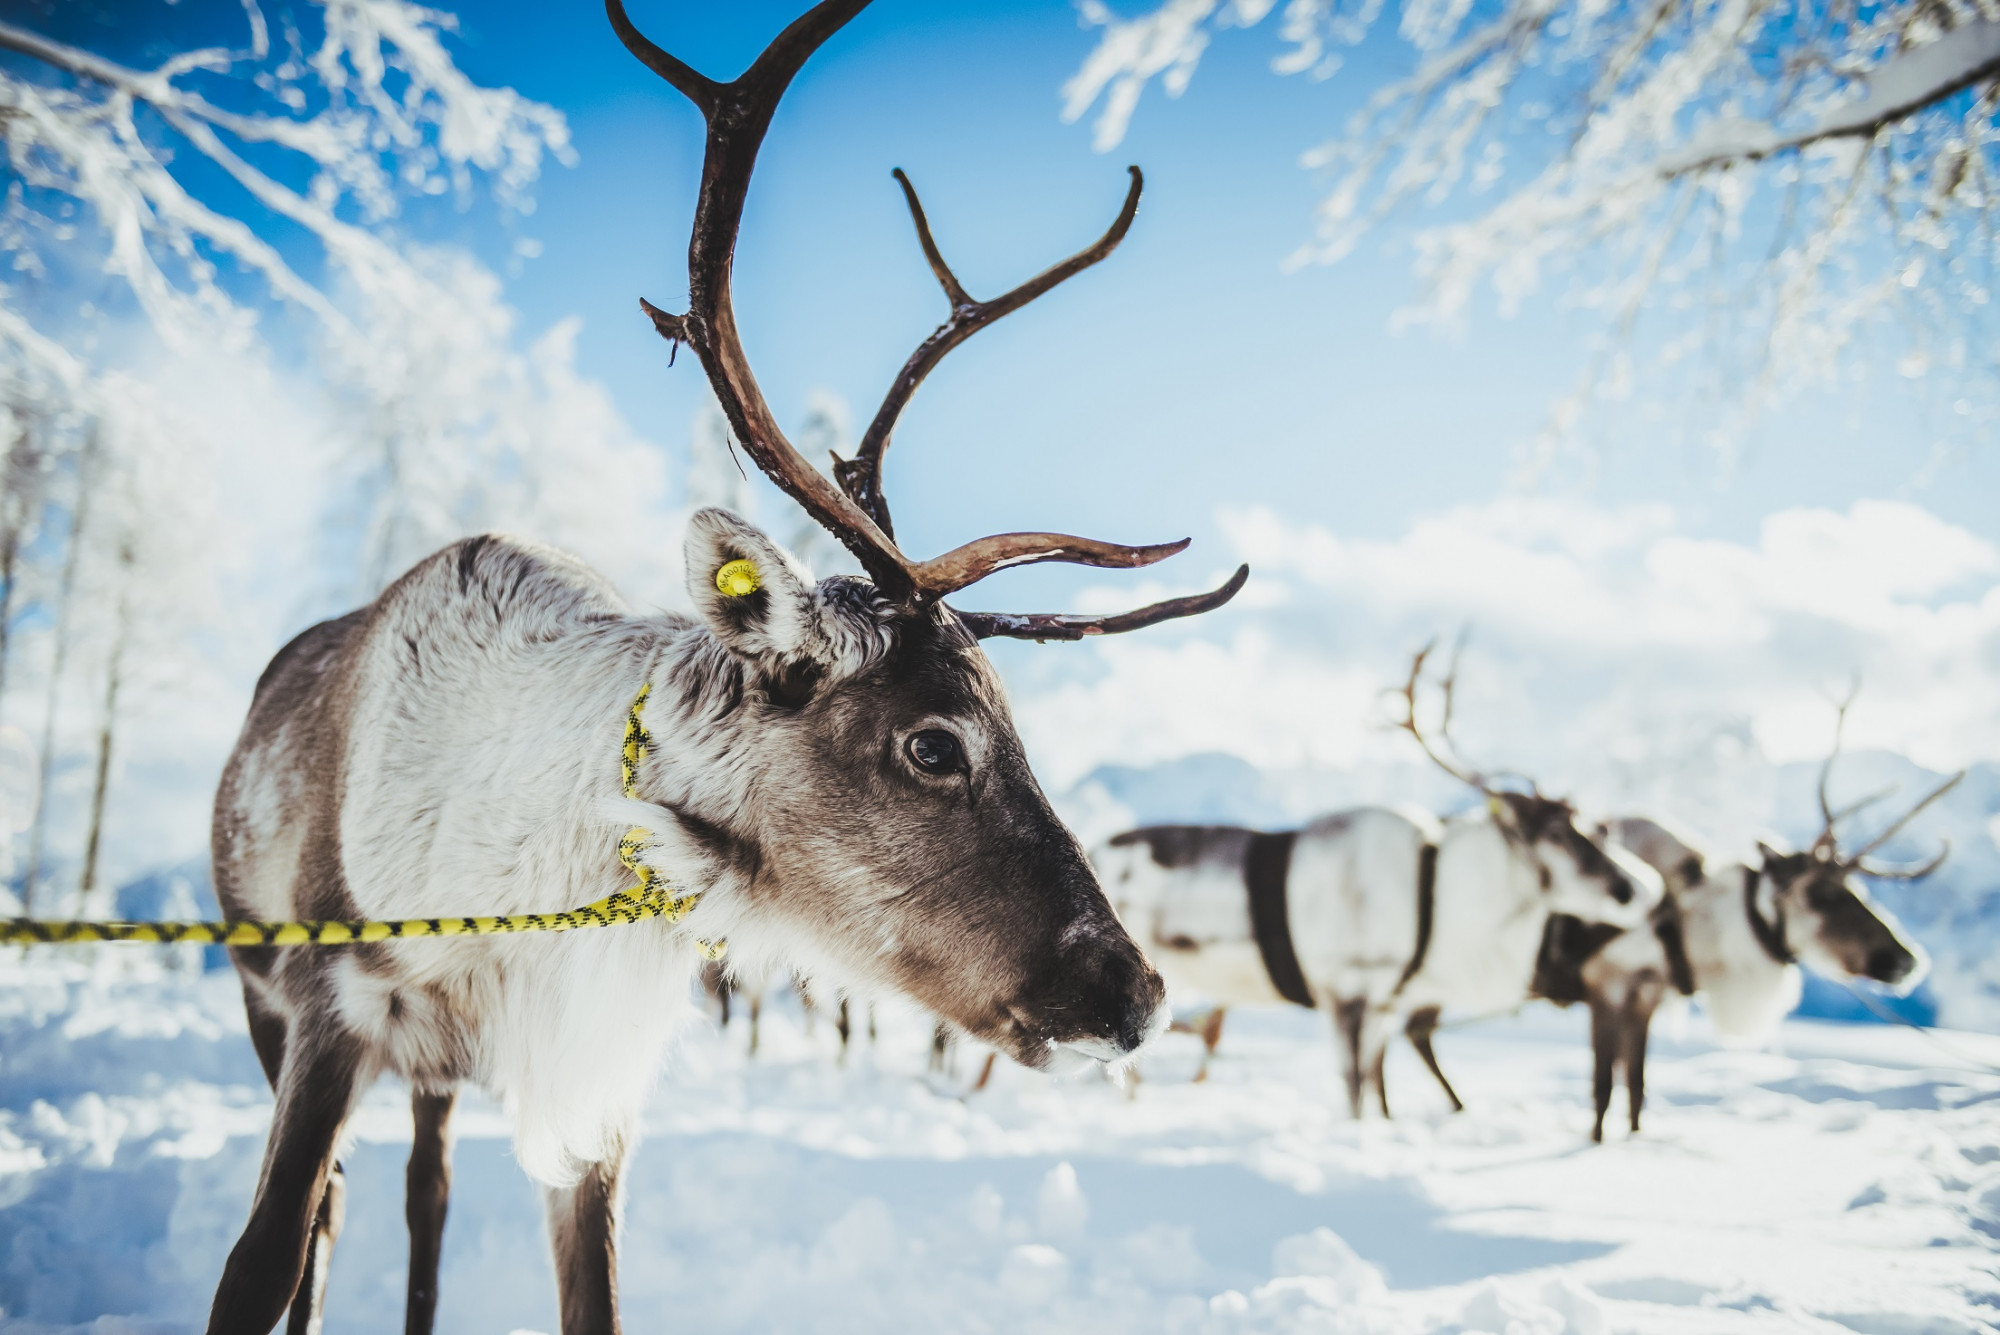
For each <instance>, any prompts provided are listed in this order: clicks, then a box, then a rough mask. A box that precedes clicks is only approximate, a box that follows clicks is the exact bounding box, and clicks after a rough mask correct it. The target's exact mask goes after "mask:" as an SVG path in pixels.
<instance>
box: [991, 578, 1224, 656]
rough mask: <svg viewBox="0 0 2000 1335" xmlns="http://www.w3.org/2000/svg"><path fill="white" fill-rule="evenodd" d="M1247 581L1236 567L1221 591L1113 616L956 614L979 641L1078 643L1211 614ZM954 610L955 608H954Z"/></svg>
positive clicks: (1178, 599)
mask: <svg viewBox="0 0 2000 1335" xmlns="http://www.w3.org/2000/svg"><path fill="white" fill-rule="evenodd" d="M1249 578H1250V567H1249V566H1247V565H1245V566H1238V567H1236V573H1235V574H1233V575H1231V576H1230V577H1229V580H1228V582H1227V583H1225V584H1224V585H1223V586H1222V587H1221V588H1218V589H1211V590H1210V591H1209V592H1207V593H1196V594H1190V595H1188V596H1187V597H1185V598H1169V599H1167V600H1166V601H1165V602H1158V603H1151V604H1149V605H1147V606H1145V607H1141V608H1138V609H1136V610H1134V611H1131V612H1120V613H1119V614H1117V615H1116V616H1067V615H1064V614H1062V613H1056V612H959V613H958V619H959V620H960V621H962V622H964V623H965V625H966V628H967V629H968V630H970V631H971V632H972V633H973V635H974V636H976V637H977V638H979V639H982V640H989V639H993V638H996V637H999V638H1004V639H1010V640H1035V641H1038V642H1039V641H1047V640H1081V639H1086V638H1088V637H1089V636H1092V635H1122V634H1124V633H1125V632H1126V631H1128V630H1139V629H1141V628H1143V627H1146V626H1156V625H1158V624H1159V623H1160V622H1162V621H1172V620H1174V619H1175V618H1177V617H1191V616H1199V615H1200V614H1201V613H1203V612H1213V611H1214V610H1215V609H1216V608H1218V607H1220V606H1222V605H1223V604H1224V603H1226V602H1228V601H1229V600H1230V599H1231V598H1234V597H1235V596H1236V594H1237V592H1238V591H1239V590H1241V589H1242V587H1243V583H1244V581H1245V580H1247V579H1249ZM953 610H954V611H957V609H956V608H954V609H953Z"/></svg>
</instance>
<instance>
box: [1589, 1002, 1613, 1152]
mask: <svg viewBox="0 0 2000 1335" xmlns="http://www.w3.org/2000/svg"><path fill="white" fill-rule="evenodd" d="M1588 1000H1589V1002H1590V1053H1591V1072H1590V1089H1591V1095H1592V1097H1593V1099H1594V1100H1595V1102H1596V1107H1597V1119H1596V1120H1595V1121H1594V1122H1593V1123H1592V1124H1591V1127H1590V1138H1591V1140H1593V1141H1595V1142H1596V1143H1598V1144H1600V1145H1601V1144H1603V1143H1604V1115H1605V1114H1606V1113H1607V1112H1609V1111H1611V1084H1612V1077H1613V1075H1614V1073H1615V1070H1616V1067H1617V1063H1618V1016H1617V1012H1615V1011H1613V1010H1612V1008H1611V999H1610V998H1609V997H1607V996H1605V995H1604V994H1603V993H1602V992H1600V991H1598V990H1597V989H1595V988H1592V989H1591V992H1590V996H1589V998H1588Z"/></svg>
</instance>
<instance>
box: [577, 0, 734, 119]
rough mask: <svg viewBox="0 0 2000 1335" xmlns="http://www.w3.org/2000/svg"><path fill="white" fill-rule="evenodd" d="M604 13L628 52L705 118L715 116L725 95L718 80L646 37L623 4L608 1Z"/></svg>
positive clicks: (617, 0) (611, 0) (618, 0)
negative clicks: (677, 91)
mask: <svg viewBox="0 0 2000 1335" xmlns="http://www.w3.org/2000/svg"><path fill="white" fill-rule="evenodd" d="M604 12H605V13H606V14H607V15H609V16H610V18H611V27H612V30H613V31H614V32H616V33H617V34H618V40H619V41H621V42H623V43H625V49H626V50H627V51H630V52H631V53H632V54H633V55H635V56H637V57H638V58H639V61H640V63H641V64H643V65H644V66H645V67H646V68H647V69H649V70H651V71H652V72H653V73H655V74H657V75H659V76H660V77H661V78H662V79H665V80H666V81H667V82H668V83H670V84H672V85H673V86H674V87H676V88H678V89H679V90H680V91H681V94H682V95H683V96H685V97H686V98H687V100H688V101H690V102H692V103H694V104H695V106H697V107H698V108H700V109H701V114H702V115H703V116H704V117H707V116H712V115H714V114H715V107H716V101H717V98H718V96H719V95H720V93H721V91H722V90H721V88H720V86H719V85H717V83H716V82H715V80H713V79H711V78H709V77H708V76H707V75H705V74H700V73H697V72H696V71H695V70H694V69H692V68H691V67H689V66H688V65H687V64H686V63H685V62H683V61H681V60H679V59H678V58H676V57H674V56H673V55H670V54H669V53H667V52H665V51H662V50H661V49H660V48H659V47H657V46H655V45H654V44H653V43H652V41H651V40H649V39H648V38H647V36H646V34H644V33H642V32H640V31H639V29H638V28H637V27H635V26H634V25H633V23H632V20H631V18H630V17H628V16H627V15H626V13H625V6H624V5H623V4H622V3H621V0H605V5H604Z"/></svg>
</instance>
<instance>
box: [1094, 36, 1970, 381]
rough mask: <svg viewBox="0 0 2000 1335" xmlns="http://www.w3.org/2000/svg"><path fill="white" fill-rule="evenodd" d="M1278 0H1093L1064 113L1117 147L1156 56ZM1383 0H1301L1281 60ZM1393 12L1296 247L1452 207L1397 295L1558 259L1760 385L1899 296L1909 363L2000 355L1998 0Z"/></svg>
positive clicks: (1814, 367)
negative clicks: (1684, 327)
mask: <svg viewBox="0 0 2000 1335" xmlns="http://www.w3.org/2000/svg"><path fill="white" fill-rule="evenodd" d="M1275 8H1276V5H1275V3H1273V2H1272V0H1236V3H1233V4H1226V5H1225V4H1221V3H1217V2H1216V0H1174V3H1169V4H1166V5H1162V6H1160V7H1159V8H1157V9H1155V10H1153V11H1151V12H1150V13H1148V14H1145V15H1142V16H1140V17H1137V18H1131V19H1119V18H1114V17H1113V16H1111V15H1110V14H1109V13H1108V12H1106V11H1104V10H1103V9H1102V8H1101V7H1095V6H1087V7H1086V8H1085V21H1086V22H1087V23H1090V24H1095V25H1098V26H1100V27H1101V28H1102V33H1101V36H1100V38H1099V41H1098V45H1097V48H1096V50H1095V51H1094V52H1093V53H1092V54H1091V55H1090V57H1089V58H1088V59H1087V60H1086V61H1085V62H1084V64H1083V66H1082V67H1081V69H1080V70H1079V72H1078V73H1077V75H1076V76H1075V77H1074V78H1072V80H1071V81H1070V83H1069V84H1068V85H1067V86H1066V87H1065V89H1064V93H1065V98H1066V101H1065V115H1066V116H1067V117H1069V118H1070V119H1076V118H1078V117H1080V116H1082V115H1083V114H1085V113H1086V112H1087V111H1089V110H1090V108H1091V107H1093V106H1096V105H1098V104H1099V102H1100V99H1101V102H1102V107H1101V110H1100V112H1099V115H1098V119H1097V121H1096V134H1095V139H1096V142H1097V143H1098V145H1099V146H1100V147H1109V146H1110V145H1111V144H1114V143H1116V142H1117V141H1118V139H1119V137H1120V136H1121V135H1122V134H1123V132H1124V129H1125V126H1126V124H1127V123H1128V121H1129V119H1130V117H1131V115H1132V113H1133V110H1134V108H1135V107H1136V106H1137V105H1138V102H1139V98H1140V95H1141V93H1142V91H1143V89H1144V88H1145V86H1146V85H1147V84H1148V83H1149V82H1150V81H1151V80H1153V79H1154V78H1160V79H1161V80H1162V81H1163V83H1164V84H1165V86H1166V91H1167V92H1168V93H1169V94H1174V93H1178V92H1179V91H1180V90H1181V89H1183V88H1185V87H1186V86H1187V84H1188V81H1189V79H1190V78H1191V77H1192V75H1193V73H1194V71H1195V68H1196V66H1197V64H1198V62H1199V60H1200V58H1201V55H1202V53H1203V52H1204V50H1205V49H1206V47H1207V45H1208V43H1209V42H1210V40H1211V38H1212V37H1213V36H1214V34H1215V33H1216V32H1217V31H1219V30H1222V29H1226V28H1231V27H1247V26H1251V25H1253V24H1256V23H1258V22H1260V21H1262V20H1263V19H1264V18H1265V17H1266V16H1267V15H1268V14H1270V13H1271V12H1272V11H1273V10H1274V9H1275ZM1380 9H1381V6H1380V4H1379V0H1358V3H1342V2H1341V0H1290V3H1288V4H1287V5H1286V6H1285V7H1284V10H1283V21H1282V28H1283V31H1282V33H1281V36H1282V37H1283V39H1284V40H1285V41H1286V42H1288V43H1289V44H1290V45H1291V48H1292V49H1291V51H1290V53H1289V54H1287V55H1285V56H1282V57H1281V58H1280V59H1279V60H1277V61H1275V62H1274V68H1276V69H1278V70H1279V71H1280V72H1298V71H1301V70H1305V69H1313V70H1315V71H1317V72H1320V73H1326V72H1330V71H1331V69H1332V67H1333V62H1332V61H1331V60H1330V59H1328V58H1327V57H1326V55H1325V52H1326V51H1327V50H1328V49H1330V48H1332V47H1335V46H1338V45H1340V44H1343V43H1347V44H1351V43H1354V42H1357V41H1359V40H1361V38H1362V37H1363V36H1365V35H1367V34H1368V33H1369V32H1370V31H1371V29H1372V28H1373V27H1374V26H1375V21H1376V19H1377V18H1378V17H1379V14H1380ZM1397 29H1398V33H1399V35H1400V38H1401V39H1402V41H1403V43H1404V44H1405V45H1406V46H1407V47H1408V48H1409V50H1410V54H1411V60H1412V67H1411V70H1410V72H1409V73H1408V74H1406V75H1404V76H1401V77H1399V78H1396V79H1393V80H1392V81H1390V82H1389V83H1387V84H1386V85H1384V86H1383V87H1381V88H1379V89H1378V90H1377V91H1375V92H1374V94H1373V95H1372V96H1370V97H1369V98H1368V100H1367V101H1366V102H1365V104H1364V105H1363V106H1362V107H1361V108H1360V110H1358V111H1357V112H1356V113H1355V114H1354V115H1353V116H1352V118H1351V119H1350V120H1349V122H1348V124H1347V125H1346V127H1345V129H1344V131H1343V132H1342V133H1341V134H1339V135H1338V136H1336V137H1334V138H1333V139H1331V140H1329V141H1327V142H1326V143H1324V144H1322V145H1321V146H1320V147H1318V148H1316V149H1314V150H1313V151H1311V152H1310V153H1308V154H1307V155H1306V156H1305V159H1304V161H1305V164H1306V165H1307V166H1308V167H1311V168H1313V169H1316V170H1319V171H1322V172H1325V173H1327V174H1328V176H1329V178H1330V184H1329V188H1328V190H1327V193H1326V194H1325V195H1324V196H1323V198H1322V200H1321V202H1320V204H1319V206H1318V208H1317V211H1316V233H1317V235H1316V236H1315V237H1314V239H1313V240H1312V241H1311V242H1309V243H1308V244H1306V245H1304V246H1302V247H1301V248H1300V249H1299V250H1298V252H1297V253H1296V254H1295V256H1294V257H1293V258H1294V261H1295V262H1300V263H1306V262H1331V261H1335V260H1338V259H1340V258H1342V257H1344V256H1346V255H1347V254H1348V253H1350V252H1351V251H1352V250H1353V249H1354V248H1355V246H1356V245H1357V244H1359V243H1360V241H1361V240H1362V239H1363V238H1364V237H1365V236H1367V235H1368V234H1369V233H1370V231H1371V230H1372V229H1374V228H1375V227H1377V226H1378V225H1379V224H1380V223H1381V222H1382V221H1383V220H1384V219H1385V218H1388V217H1390V216H1392V215H1395V214H1397V213H1399V212H1400V211H1402V210H1404V209H1406V208H1412V207H1414V208H1418V209H1435V210H1439V211H1446V210H1448V212H1449V214H1450V215H1451V216H1450V217H1449V218H1448V220H1445V221H1439V222H1435V223H1432V224H1429V225H1427V226H1420V227H1419V229H1418V230H1417V232H1416V235H1415V248H1416V256H1417V268H1418V272H1419V273H1420V275H1421V276H1422V278H1423V280H1424V284H1425V297H1424V299H1423V301H1422V303H1421V305H1420V306H1419V307H1418V308H1417V309H1415V310H1413V311H1411V312H1408V313H1407V315H1406V318H1409V319H1412V320H1416V321H1450V320H1454V319H1456V318H1457V317H1459V316H1460V314H1461V313H1462V312H1463V311H1464V310H1465V309H1466V306H1467V303H1468V302H1469V301H1470V300H1471V299H1472V298H1473V296H1474V294H1475V293H1476V292H1477V291H1478V290H1479V289H1480V288H1481V287H1482V286H1486V287H1490V288H1491V290H1492V291H1493V292H1494V293H1495V294H1496V295H1497V297H1498V298H1499V301H1500V304H1501V306H1502V308H1503V309H1508V308H1511V307H1513V306H1515V305H1518V304H1519V302H1520V301H1522V300H1523V299H1524V298H1526V297H1527V296H1529V295H1530V294H1533V293H1535V292H1537V291H1538V290H1539V289H1540V287H1541V285H1542V283H1543V280H1544V278H1545V276H1547V275H1548V274H1550V273H1555V272H1562V273H1564V274H1566V275H1567V276H1568V277H1569V279H1570V280H1571V287H1570V296H1571V297H1572V299H1573V300H1574V301H1576V302H1577V303H1579V304H1582V305H1585V306H1588V307H1592V308H1595V309H1598V310H1601V311H1602V312H1604V313H1605V315H1606V317H1607V323H1608V325H1609V326H1611V330H1612V333H1613V334H1614V336H1616V337H1619V338H1622V337H1624V333H1623V331H1625V330H1629V328H1630V326H1631V325H1632V323H1633V317H1634V315H1635V314H1636V312H1637V311H1638V310H1639V309H1641V308H1644V309H1645V310H1646V312H1647V314H1648V317H1649V319H1654V320H1656V321H1657V317H1659V316H1662V315H1664V316H1666V317H1667V318H1666V319H1665V320H1664V321H1658V322H1657V323H1656V324H1655V336H1656V337H1657V338H1659V339H1661V340H1662V341H1664V342H1665V343H1666V344H1667V345H1668V347H1669V352H1668V353H1666V354H1663V355H1665V356H1668V357H1670V358H1671V357H1681V356H1684V355H1685V349H1686V346H1687V345H1686V342H1685V340H1679V339H1676V337H1675V335H1676V334H1677V332H1679V331H1676V330H1675V329H1674V328H1673V327H1672V325H1673V317H1674V316H1676V315H1678V316H1681V317H1684V318H1683V323H1684V324H1699V325H1704V328H1703V331H1702V332H1701V334H1700V335H1699V338H1698V339H1697V341H1698V342H1705V343H1706V344H1707V345H1708V351H1709V353H1710V355H1711V357H1712V358H1713V360H1714V362H1715V363H1716V364H1719V365H1727V366H1729V367H1732V368H1736V369H1734V370H1733V371H1732V372H1731V374H1732V375H1735V376H1737V377H1738V378H1739V379H1740V380H1741V383H1740V384H1739V385H1738V386H1737V387H1736V388H1737V390H1738V391H1740V393H1739V394H1738V395H1737V396H1736V397H1737V400H1738V401H1739V402H1741V403H1744V404H1751V403H1752V402H1753V401H1754V400H1756V399H1758V398H1759V397H1761V396H1763V395H1766V394H1768V393H1770V392H1774V391H1775V390H1776V389H1778V388H1779V387H1782V386H1786V385H1791V384H1797V383H1801V382H1803V381H1806V380H1810V379H1812V378H1814V377H1819V376H1828V375H1832V374H1835V373H1836V372H1837V371H1839V370H1841V369H1842V368H1844V367H1845V366H1846V365H1847V364H1848V354H1849V353H1851V352H1853V351H1854V350H1855V348H1856V347H1857V346H1859V345H1860V344H1861V343H1862V342H1863V341H1864V340H1865V337H1866V334H1867V331H1869V330H1870V329H1875V328H1886V327H1887V324H1888V322H1887V321H1885V320H1884V319H1883V318H1882V317H1884V316H1886V315H1887V314H1890V313H1891V312H1892V311H1894V310H1896V309H1897V308H1902V313H1904V314H1905V315H1909V314H1912V313H1914V315H1915V317H1916V318H1906V319H1904V320H1903V321H1901V322H1900V325H1899V326H1898V327H1897V328H1895V329H1891V330H1890V331H1889V333H1888V337H1891V338H1896V339H1901V340H1903V341H1904V343H1905V344H1906V346H1905V348H1904V351H1903V355H1902V356H1901V358H1900V360H1899V362H1898V368H1899V370H1901V372H1902V373H1903V374H1905V375H1919V374H1923V373H1925V372H1926V371H1927V370H1929V369H1932V368H1938V367H1943V368H1950V369H1960V370H1970V369H1984V370H1988V371H1990V370H1992V369H1993V368H1994V365H1995V359H1994V358H1993V356H1992V354H1991V352H1990V351H1988V349H1990V347H1991V346H1992V345H1993V342H1992V338H1991V333H1990V331H1988V330H1985V329H1984V328H1983V327H1982V325H1981V322H1982V320H1983V319H1985V318H1988V317H1986V316H1985V312H1987V311H1988V310H1989V309H1990V306H1991V296H1992V294H1991V292H1990V291H1989V280H1988V272H1989V266H1990V262H1991V260H1992V259H1993V258H1994V246H1995V234H1994V231H1993V229H1992V227H1991V225H1990V222H1991V219H1990V214H1991V212H1992V210H1993V208H1994V205H1995V203H1996V199H1995V193H1994V192H1995V188H1996V186H1995V173H1994V168H1995V167H1996V166H2000V153H1996V105H2000V3H1995V0H1890V2H1889V3H1884V4H1866V5H1863V4H1860V3H1858V2H1857V0H1833V2H1832V3H1826V2H1824V0H1823V2H1822V3H1815V4H1809V5H1785V4H1780V3H1777V0H1623V2H1620V0H1613V2H1612V3H1601V2H1600V0H1497V2H1496V3H1484V4H1474V3H1471V2H1470V0H1409V2H1408V3H1405V4H1403V5H1402V6H1401V7H1400V9H1399V11H1398V13H1397ZM1869 346H1871V347H1873V346H1875V345H1874V344H1872V343H1871V344H1869ZM1609 360H1613V361H1615V360H1619V359H1618V358H1611V359H1609ZM1745 368H1748V369H1747V370H1746V369H1745ZM1602 389H1603V386H1602V385H1599V386H1598V387H1597V390H1598V391H1601V390H1602Z"/></svg>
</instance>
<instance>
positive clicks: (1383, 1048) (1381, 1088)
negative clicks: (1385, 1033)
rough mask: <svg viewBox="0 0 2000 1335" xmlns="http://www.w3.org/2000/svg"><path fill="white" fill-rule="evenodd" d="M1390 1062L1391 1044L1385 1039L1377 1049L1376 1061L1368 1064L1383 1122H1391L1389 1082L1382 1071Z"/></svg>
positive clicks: (1369, 1080) (1369, 1081)
mask: <svg viewBox="0 0 2000 1335" xmlns="http://www.w3.org/2000/svg"><path fill="white" fill-rule="evenodd" d="M1388 1061H1389V1044H1388V1042H1387V1040H1386V1039H1385V1040H1384V1041H1383V1042H1382V1043H1380V1044H1379V1045H1378V1046H1377V1047H1376V1049H1375V1060H1374V1061H1372V1062H1369V1063H1368V1083H1370V1084H1372V1085H1373V1086H1375V1102H1376V1103H1377V1104H1378V1105H1380V1107H1381V1109H1382V1120H1383V1121H1385V1122H1386V1121H1389V1120H1391V1119H1390V1116H1389V1082H1388V1081H1387V1080H1384V1079H1383V1078H1382V1070H1383V1067H1385V1066H1386V1065H1387V1064H1388Z"/></svg>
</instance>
